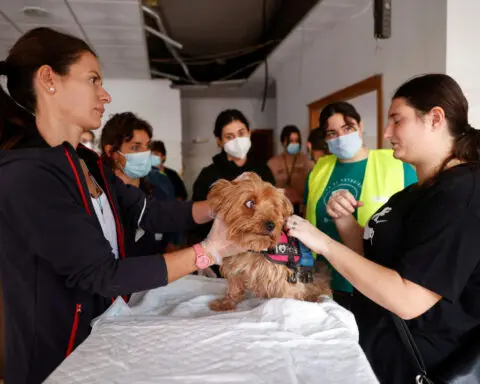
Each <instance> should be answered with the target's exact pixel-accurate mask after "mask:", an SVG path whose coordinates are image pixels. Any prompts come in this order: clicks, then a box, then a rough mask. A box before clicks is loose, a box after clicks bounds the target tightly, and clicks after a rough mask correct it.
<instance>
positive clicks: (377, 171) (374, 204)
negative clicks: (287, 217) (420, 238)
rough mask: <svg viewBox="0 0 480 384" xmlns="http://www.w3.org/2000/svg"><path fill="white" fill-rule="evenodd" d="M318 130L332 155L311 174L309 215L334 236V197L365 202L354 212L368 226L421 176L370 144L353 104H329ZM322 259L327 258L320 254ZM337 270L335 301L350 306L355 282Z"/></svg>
mask: <svg viewBox="0 0 480 384" xmlns="http://www.w3.org/2000/svg"><path fill="white" fill-rule="evenodd" d="M318 129H320V130H321V132H322V133H323V136H324V138H325V141H326V143H327V145H328V149H329V152H330V153H331V155H328V156H325V157H322V158H320V159H319V160H318V161H317V163H316V165H315V167H314V168H313V170H312V171H311V173H310V174H309V176H308V178H307V182H306V187H305V193H304V203H305V205H306V219H307V220H308V221H309V222H310V223H312V224H313V225H315V226H316V227H317V228H318V229H320V230H321V231H322V232H324V233H326V234H327V235H328V236H330V237H331V238H333V239H334V240H337V241H342V240H344V239H341V238H340V235H339V233H338V231H337V227H336V225H335V222H334V218H332V217H331V216H330V215H329V214H328V210H327V204H328V202H329V200H330V199H332V196H333V197H336V198H349V197H350V196H353V198H354V199H355V200H356V201H361V202H362V203H361V204H359V205H358V206H357V209H356V210H355V211H354V212H353V214H354V217H355V219H356V220H357V222H358V223H359V224H360V225H361V226H362V227H364V226H365V224H366V223H367V221H368V220H369V219H370V217H371V216H372V215H373V214H374V213H375V212H376V211H377V209H378V208H380V207H381V206H382V205H383V204H384V203H385V202H386V201H387V200H388V199H389V198H390V197H391V196H392V195H394V194H395V193H397V192H399V191H401V190H402V189H404V188H405V187H407V186H409V185H410V184H413V183H416V182H417V175H416V172H415V170H414V169H413V167H412V166H410V165H408V164H406V163H403V162H402V161H400V160H397V159H395V158H394V157H393V151H392V150H386V149H380V150H379V149H375V150H369V149H368V148H366V147H365V145H364V143H363V139H362V136H363V123H362V119H361V117H360V115H359V113H358V112H357V110H356V109H355V107H354V106H353V105H351V104H350V103H347V102H343V101H342V102H335V103H331V104H329V105H327V106H326V107H325V108H324V109H323V110H322V112H321V114H320V118H319V128H318ZM317 260H323V257H322V256H321V255H317ZM323 261H324V260H323ZM330 268H331V267H330ZM331 272H332V282H331V286H332V290H333V297H334V299H335V300H336V301H337V302H338V303H339V304H341V305H343V306H344V307H346V308H347V309H350V303H351V297H352V292H353V287H352V285H351V284H350V283H349V282H348V281H347V280H346V279H345V278H344V277H343V276H342V275H340V274H339V273H338V272H337V271H335V270H334V269H333V268H331Z"/></svg>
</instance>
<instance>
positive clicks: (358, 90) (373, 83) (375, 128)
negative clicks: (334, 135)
mask: <svg viewBox="0 0 480 384" xmlns="http://www.w3.org/2000/svg"><path fill="white" fill-rule="evenodd" d="M382 77H383V76H382V75H375V76H372V77H369V78H367V79H365V80H362V81H360V82H358V83H355V84H352V85H350V86H348V87H346V88H343V89H341V90H339V91H337V92H334V93H332V94H330V95H328V96H325V97H323V98H321V99H319V100H315V101H313V102H311V103H310V104H308V121H309V127H310V129H314V128H317V127H318V119H319V117H320V112H321V111H322V109H323V108H324V107H325V106H326V105H327V104H330V103H332V102H335V101H347V102H349V103H351V104H352V105H353V106H354V107H355V108H356V109H357V111H358V113H359V114H360V116H361V117H362V121H363V126H364V141H365V144H367V146H369V147H370V148H378V149H380V148H383V124H384V121H383V87H382Z"/></svg>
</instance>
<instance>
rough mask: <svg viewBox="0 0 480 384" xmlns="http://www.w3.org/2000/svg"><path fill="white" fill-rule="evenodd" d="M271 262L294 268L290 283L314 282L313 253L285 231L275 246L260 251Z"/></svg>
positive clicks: (289, 279)
mask: <svg viewBox="0 0 480 384" xmlns="http://www.w3.org/2000/svg"><path fill="white" fill-rule="evenodd" d="M260 253H262V254H263V255H264V256H265V257H266V258H267V259H268V260H269V261H270V262H272V263H275V264H282V265H285V266H286V267H288V268H289V269H291V270H292V273H291V274H290V276H289V278H288V282H289V283H297V281H300V282H302V283H311V282H313V265H314V260H313V255H312V252H311V251H310V250H309V249H308V248H307V247H305V246H304V245H303V244H302V243H301V242H299V241H298V240H297V239H295V238H293V237H290V236H287V235H286V234H285V233H284V232H282V235H281V236H280V241H279V242H278V243H277V245H276V246H275V247H273V248H268V249H267V250H264V251H260Z"/></svg>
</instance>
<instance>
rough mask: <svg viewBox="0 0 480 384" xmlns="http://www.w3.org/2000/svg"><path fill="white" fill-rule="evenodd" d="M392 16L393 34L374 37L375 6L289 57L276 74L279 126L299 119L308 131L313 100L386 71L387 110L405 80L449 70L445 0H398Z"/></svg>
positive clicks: (385, 96)
mask: <svg viewBox="0 0 480 384" xmlns="http://www.w3.org/2000/svg"><path fill="white" fill-rule="evenodd" d="M453 1H456V0H453ZM320 7H321V5H320ZM392 17H393V19H392V37H391V38H390V39H386V40H380V41H378V42H377V41H376V40H375V39H374V37H373V11H372V10H371V9H370V10H369V11H368V12H365V13H363V14H362V15H360V16H358V17H356V18H354V19H351V20H348V21H344V22H341V23H338V24H337V25H336V26H335V27H334V28H333V29H330V30H327V29H326V30H320V31H319V36H318V40H317V41H316V42H315V43H314V44H312V45H311V46H309V47H307V48H306V49H305V50H304V51H303V52H300V53H297V54H295V55H292V56H291V57H289V58H287V59H286V60H285V63H284V64H283V65H282V67H281V69H280V70H279V71H278V73H275V78H276V81H277V129H281V127H282V126H283V125H285V124H297V125H299V126H301V127H302V128H303V130H304V132H305V133H306V132H307V130H308V121H307V108H306V105H307V104H308V103H310V102H312V101H314V100H318V99H320V98H322V97H324V96H326V95H328V94H330V93H333V92H335V91H337V90H340V89H342V88H344V87H346V86H349V85H351V84H354V83H357V82H359V81H361V80H363V79H365V78H368V77H370V76H372V75H374V74H381V73H383V75H384V82H383V88H384V108H385V112H386V111H387V109H388V107H389V103H390V99H391V96H392V94H393V92H394V90H395V89H396V88H397V87H398V86H399V85H400V84H401V83H402V82H404V81H405V80H407V79H409V78H411V77H413V76H414V75H418V74H422V73H426V72H445V66H446V64H445V51H446V48H445V46H446V43H445V40H446V0H400V1H393V5H392ZM472 17H473V16H472ZM475 24H476V23H475V22H474V23H473V24H470V25H475ZM385 116H387V114H386V113H385Z"/></svg>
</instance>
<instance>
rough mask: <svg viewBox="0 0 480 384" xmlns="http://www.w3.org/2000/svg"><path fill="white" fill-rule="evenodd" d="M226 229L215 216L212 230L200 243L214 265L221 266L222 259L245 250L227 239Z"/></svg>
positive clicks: (219, 218) (219, 217) (218, 216)
mask: <svg viewBox="0 0 480 384" xmlns="http://www.w3.org/2000/svg"><path fill="white" fill-rule="evenodd" d="M227 233H228V230H227V227H226V225H225V223H224V221H223V218H222V217H221V216H220V215H216V217H215V220H214V221H213V225H212V229H211V230H210V233H209V234H208V236H207V238H206V239H205V240H203V241H202V243H201V244H202V247H203V249H204V250H205V252H207V253H208V254H210V255H212V257H213V258H214V259H215V264H218V265H221V264H222V260H223V258H224V257H229V256H234V255H238V254H239V253H243V252H246V249H245V248H243V247H241V246H240V245H238V244H237V243H235V242H233V241H231V240H228V239H227Z"/></svg>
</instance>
